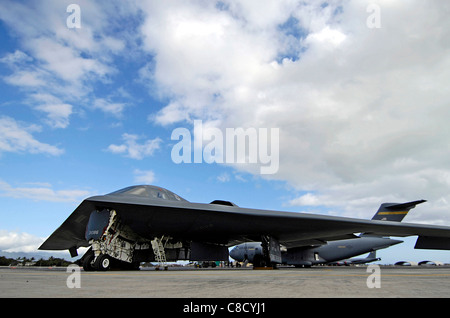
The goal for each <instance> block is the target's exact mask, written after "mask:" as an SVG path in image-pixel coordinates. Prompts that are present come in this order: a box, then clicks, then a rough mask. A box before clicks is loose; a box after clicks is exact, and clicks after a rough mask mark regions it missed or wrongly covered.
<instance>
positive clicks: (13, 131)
mask: <svg viewBox="0 0 450 318" xmlns="http://www.w3.org/2000/svg"><path fill="white" fill-rule="evenodd" d="M40 129H41V128H40V127H39V126H37V125H25V124H22V123H19V122H17V121H16V120H15V119H13V118H10V117H6V116H3V117H0V154H1V153H2V152H18V153H24V152H28V153H32V154H37V153H45V154H49V155H52V156H58V155H61V154H62V153H63V152H64V150H63V149H60V148H58V147H56V146H52V145H49V144H46V143H42V142H40V141H38V140H36V139H35V138H34V137H33V135H32V133H34V132H38V131H40Z"/></svg>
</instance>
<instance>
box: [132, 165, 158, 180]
mask: <svg viewBox="0 0 450 318" xmlns="http://www.w3.org/2000/svg"><path fill="white" fill-rule="evenodd" d="M133 174H134V182H137V183H142V184H152V183H153V182H154V181H155V179H156V178H155V173H154V172H153V171H152V170H140V169H135V170H134V171H133Z"/></svg>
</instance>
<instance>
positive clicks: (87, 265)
mask: <svg viewBox="0 0 450 318" xmlns="http://www.w3.org/2000/svg"><path fill="white" fill-rule="evenodd" d="M94 258H95V256H94V254H90V255H88V256H86V258H85V259H84V261H83V269H84V271H86V272H92V271H94V270H95V268H94Z"/></svg>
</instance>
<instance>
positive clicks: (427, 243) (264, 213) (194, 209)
mask: <svg viewBox="0 0 450 318" xmlns="http://www.w3.org/2000/svg"><path fill="white" fill-rule="evenodd" d="M103 209H108V210H111V211H112V210H113V211H115V213H116V214H117V216H118V217H119V218H120V220H121V222H122V224H125V225H126V226H127V227H128V228H129V229H131V230H132V231H133V232H134V233H135V234H137V235H138V236H139V237H140V238H146V239H149V240H152V239H154V238H155V237H163V236H164V237H170V238H172V240H173V241H178V242H201V243H204V244H216V245H222V246H232V245H236V244H238V243H241V242H246V241H261V237H262V236H263V237H264V236H265V237H271V238H274V239H275V240H277V241H278V242H279V243H280V244H283V245H284V246H286V247H288V248H290V247H297V246H306V245H313V244H323V242H325V241H333V240H338V239H346V238H352V237H355V235H354V233H361V232H364V233H366V234H376V235H386V236H416V235H417V236H419V238H418V240H417V243H416V248H425V249H450V227H446V226H434V225H425V224H408V223H399V222H390V221H379V220H362V219H355V218H346V217H335V216H325V215H317V214H308V213H295V212H280V211H270V210H259V209H248V208H241V207H238V206H236V205H235V204H233V203H231V202H227V201H213V202H212V203H210V204H201V203H191V202H188V201H186V200H184V199H182V198H180V197H179V196H177V195H176V194H174V193H172V192H170V191H168V190H166V189H163V188H159V187H155V186H134V187H129V188H125V189H122V190H119V191H116V192H113V193H110V194H107V195H102V196H93V197H90V198H87V199H85V200H84V201H83V202H82V203H81V204H80V206H78V208H76V209H75V211H74V212H73V213H72V214H71V215H70V216H69V218H68V219H67V220H66V221H65V222H64V223H63V224H62V225H61V226H60V227H59V228H58V229H57V230H56V231H55V232H54V233H53V234H52V235H51V236H50V237H49V238H48V239H47V240H46V241H45V242H44V243H43V244H42V246H41V247H40V249H44V250H61V249H69V250H72V251H73V250H74V249H76V248H78V247H80V246H89V242H88V240H87V238H86V237H87V236H86V235H87V233H86V226H87V224H88V221H89V218H90V214H91V212H92V211H100V210H103Z"/></svg>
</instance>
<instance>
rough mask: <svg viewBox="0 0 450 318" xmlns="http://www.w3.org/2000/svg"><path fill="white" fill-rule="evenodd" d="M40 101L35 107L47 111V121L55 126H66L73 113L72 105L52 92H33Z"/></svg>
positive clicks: (34, 96)
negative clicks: (51, 93)
mask: <svg viewBox="0 0 450 318" xmlns="http://www.w3.org/2000/svg"><path fill="white" fill-rule="evenodd" d="M31 96H32V98H33V99H34V100H35V101H36V102H37V103H38V106H36V107H35V109H37V110H40V111H42V112H45V113H47V123H48V124H49V125H50V126H52V127H53V128H66V127H67V126H68V125H69V117H70V115H71V114H72V105H70V104H66V103H63V102H62V101H61V100H60V99H59V98H57V97H55V96H53V95H50V94H42V93H37V94H32V95H31Z"/></svg>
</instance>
